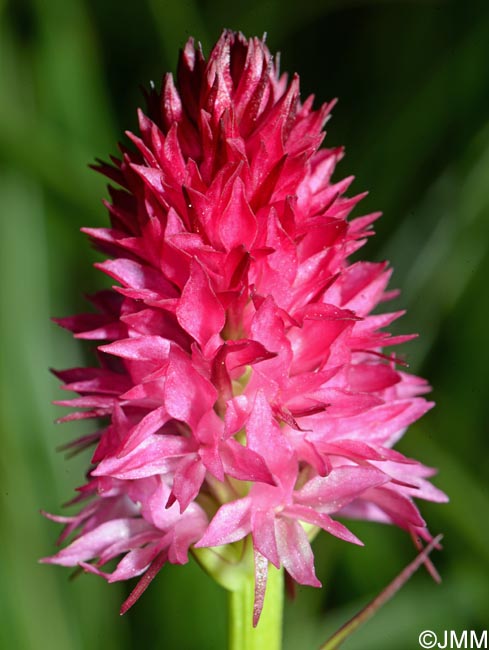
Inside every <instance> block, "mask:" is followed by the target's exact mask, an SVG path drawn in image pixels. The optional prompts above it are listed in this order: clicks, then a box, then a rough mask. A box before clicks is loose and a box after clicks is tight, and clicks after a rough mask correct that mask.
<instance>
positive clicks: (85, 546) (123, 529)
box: [42, 519, 148, 566]
mask: <svg viewBox="0 0 489 650" xmlns="http://www.w3.org/2000/svg"><path fill="white" fill-rule="evenodd" d="M147 528H148V523H147V522H146V521H144V519H113V520H112V521H107V522H105V523H103V524H100V526H98V527H97V528H95V529H94V530H92V531H90V532H89V533H86V534H85V535H82V536H81V537H78V538H77V539H75V541H73V542H72V543H71V544H70V545H69V546H67V547H66V548H64V549H62V550H61V551H59V552H58V553H56V555H53V556H52V557H48V558H43V560H42V561H43V562H46V563H49V564H61V565H63V566H76V565H77V564H79V563H80V562H83V561H85V560H91V559H92V558H95V557H98V556H99V555H100V554H101V553H102V551H103V550H104V549H105V548H106V547H107V546H108V545H109V544H112V543H114V542H115V541H118V540H128V539H130V538H131V537H132V536H133V535H136V534H137V533H139V532H141V531H144V530H147Z"/></svg>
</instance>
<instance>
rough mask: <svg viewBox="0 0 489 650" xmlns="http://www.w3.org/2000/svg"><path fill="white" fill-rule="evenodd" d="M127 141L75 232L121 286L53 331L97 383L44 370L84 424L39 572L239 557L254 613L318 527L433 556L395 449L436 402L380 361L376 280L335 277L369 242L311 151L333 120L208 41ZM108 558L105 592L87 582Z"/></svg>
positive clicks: (259, 54)
mask: <svg viewBox="0 0 489 650" xmlns="http://www.w3.org/2000/svg"><path fill="white" fill-rule="evenodd" d="M147 99H148V114H147V115H145V114H143V113H142V112H140V113H139V125H140V135H139V136H136V135H133V134H128V136H129V138H130V140H131V141H132V145H133V146H132V147H131V148H128V149H126V148H125V147H124V148H122V159H121V160H117V159H114V160H113V164H112V165H108V164H105V163H101V164H100V165H99V166H98V169H99V170H100V171H101V172H102V173H104V174H105V175H107V176H108V177H109V178H110V179H111V180H112V181H114V182H115V183H116V184H117V185H118V186H119V188H118V189H114V188H111V189H110V194H111V199H112V202H111V203H109V204H107V207H108V210H109V212H110V217H111V228H98V229H90V228H87V229H85V232H86V233H87V234H88V235H89V236H90V238H91V239H92V241H93V242H94V243H95V245H96V246H97V248H98V249H100V250H101V251H103V252H104V253H106V254H108V255H109V257H110V259H108V260H107V261H105V262H102V263H99V264H96V266H97V267H98V268H99V269H100V270H101V271H103V272H104V273H105V274H107V275H108V276H110V277H111V278H113V279H114V280H115V281H116V282H117V284H116V285H115V286H114V287H113V289H112V290H108V291H102V292H100V293H98V294H96V295H95V296H93V297H92V298H91V301H92V303H93V304H94V306H95V308H96V311H95V313H90V314H84V315H80V316H75V317H73V318H65V319H60V320H59V321H58V322H59V323H60V324H61V325H62V326H63V327H66V328H67V329H69V330H71V331H72V332H74V333H75V336H76V337H77V338H81V339H88V340H92V341H99V342H100V345H99V346H98V348H97V350H98V360H99V364H98V366H97V367H93V368H74V369H71V370H66V371H62V372H58V373H57V374H58V376H59V377H60V378H61V380H62V381H63V382H64V386H63V387H64V388H65V389H66V390H69V391H74V392H76V393H78V395H79V397H76V398H75V399H72V400H66V401H62V402H59V404H61V405H62V406H69V407H74V408H75V411H74V412H72V413H71V414H70V415H68V416H66V417H65V418H61V419H62V420H76V419H82V418H101V419H102V422H103V426H102V428H101V429H100V430H98V431H97V432H96V433H94V434H93V435H91V436H85V437H84V438H81V439H79V440H78V441H75V443H72V446H73V447H74V448H75V449H78V448H80V449H82V448H85V447H86V446H88V445H90V444H92V443H96V449H95V452H94V456H93V459H92V461H93V468H92V469H91V471H90V473H89V481H88V483H87V485H85V486H83V487H82V488H80V495H79V497H77V498H76V499H75V501H82V500H85V499H87V500H88V505H85V506H84V508H83V509H82V510H81V512H80V514H78V515H76V516H74V517H52V518H53V519H55V520H56V521H59V522H62V523H65V524H66V528H65V532H64V533H63V535H62V539H63V540H64V539H65V538H66V537H67V536H68V535H70V534H71V533H75V537H74V540H73V541H72V542H71V543H70V544H69V545H68V546H67V547H65V548H64V549H62V550H60V551H59V552H58V553H57V554H56V555H54V556H53V557H51V558H47V559H46V560H45V561H47V562H51V563H56V564H62V565H68V566H75V565H80V566H82V567H84V568H85V569H86V570H87V571H90V572H93V573H97V574H99V575H102V576H104V577H105V578H107V579H108V580H109V581H115V580H124V579H127V578H130V577H133V576H137V575H141V574H144V575H143V578H142V581H141V582H140V584H139V586H138V587H136V590H135V591H134V592H133V595H132V596H131V597H130V599H129V600H128V601H127V603H126V604H125V605H124V606H123V609H124V610H125V609H127V607H129V606H130V605H132V603H133V602H134V600H135V599H136V598H137V597H138V596H139V595H140V593H141V592H142V591H143V590H144V589H145V588H146V586H147V585H148V584H149V582H150V580H151V579H152V578H153V577H154V576H155V575H156V573H157V572H158V571H159V569H160V568H161V567H162V566H163V564H164V563H165V562H173V563H184V562H186V561H187V559H188V552H189V550H190V551H192V552H198V551H197V549H202V548H205V547H214V546H221V545H232V544H234V543H236V542H239V540H243V539H245V540H248V542H247V543H252V545H253V550H254V557H255V562H256V567H257V592H256V598H257V610H256V615H255V621H256V619H257V617H258V616H259V609H260V606H261V603H262V601H263V595H264V589H265V583H266V579H263V575H264V571H265V576H266V567H267V565H268V562H271V563H272V564H274V565H275V566H277V567H279V566H283V567H285V569H286V571H287V572H288V573H289V575H290V576H291V577H292V578H293V579H294V580H296V581H297V582H299V583H302V584H307V585H313V586H319V585H320V583H319V581H318V579H317V578H316V575H315V573H314V561H313V554H312V550H311V547H310V544H309V541H310V540H311V539H312V537H313V536H314V535H315V534H316V532H317V531H318V530H319V529H320V528H322V529H324V530H325V531H327V532H328V533H330V534H332V535H335V536H337V537H340V538H341V539H344V540H347V541H349V542H353V543H357V544H360V543H361V542H360V541H359V540H358V539H357V538H356V537H355V536H354V535H353V533H351V532H350V531H349V530H348V529H347V528H345V526H344V525H343V524H341V523H339V522H338V521H336V519H335V517H336V516H338V515H341V516H353V517H360V518H364V519H372V520H379V521H383V522H389V523H393V524H395V525H397V526H400V527H402V528H404V529H406V530H407V531H410V532H411V533H412V534H415V535H420V536H421V537H423V538H424V539H426V540H429V539H431V536H430V534H429V532H428V530H427V528H426V525H425V523H424V521H423V519H422V518H421V516H420V514H419V512H418V509H417V507H416V505H415V504H414V502H413V498H416V497H418V498H424V499H429V500H432V501H444V500H445V496H444V495H443V494H442V493H441V492H440V491H438V490H437V489H436V488H434V487H433V486H432V485H431V484H430V483H429V482H428V481H427V480H426V479H427V478H428V477H429V476H431V475H432V474H433V470H431V469H429V468H426V467H425V466H423V465H421V464H420V463H418V462H416V461H414V460H410V459H407V458H405V457H404V456H402V455H401V454H400V453H399V452H396V451H394V450H393V449H392V447H393V445H394V444H395V443H396V442H397V441H398V439H399V438H400V437H401V436H402V434H403V432H404V431H405V429H406V427H407V426H408V425H409V424H411V423H412V422H414V421H415V420H417V419H418V418H419V417H421V416H422V415H423V414H424V413H425V412H426V411H427V410H428V409H429V408H430V407H431V406H432V404H431V403H429V402H426V401H425V400H424V399H423V398H422V397H421V396H420V395H422V394H423V393H425V392H426V391H427V389H428V387H427V385H426V383H425V382H424V381H423V380H422V379H418V378H416V377H412V376H410V375H407V374H406V373H405V372H403V371H402V370H400V369H399V368H398V366H402V365H403V364H402V362H401V361H400V360H399V359H397V358H396V357H395V356H394V355H393V354H391V353H390V352H389V353H387V352H383V350H384V348H387V347H389V346H392V345H396V344H399V343H403V342H405V341H407V340H409V339H410V338H411V336H390V335H389V334H388V333H386V332H385V331H384V329H383V328H385V327H386V326H388V325H389V324H390V323H391V322H392V321H394V320H395V319H396V318H398V317H399V316H400V315H401V312H395V313H384V314H376V315H372V312H373V310H374V309H375V308H376V307H377V306H378V305H379V303H381V302H382V301H384V300H387V299H389V298H390V297H392V295H393V292H389V291H387V289H386V287H387V284H388V280H389V277H390V271H389V269H388V268H387V265H386V264H385V263H366V262H356V263H349V262H348V258H349V256H351V254H352V253H354V252H355V251H357V250H358V249H359V248H360V247H361V246H362V245H363V244H364V242H365V240H366V238H367V237H368V236H369V235H371V234H372V231H371V228H370V226H371V224H372V222H373V221H374V220H375V219H376V218H377V217H378V216H379V215H378V214H371V215H367V216H364V217H360V218H355V219H352V220H348V219H347V218H348V216H349V214H350V212H351V211H352V209H353V208H354V207H355V206H356V204H357V203H358V202H359V200H360V199H361V198H362V195H357V196H354V197H352V198H348V197H346V196H345V192H346V190H347V188H348V187H349V185H350V183H351V182H352V177H349V178H346V179H344V180H340V181H332V174H333V172H334V169H335V166H336V163H337V162H338V161H339V160H340V159H341V157H342V155H343V152H342V150H341V149H340V148H334V149H320V148H319V147H320V145H321V143H322V140H323V137H324V132H323V131H322V128H323V125H324V123H325V121H326V119H327V117H328V115H329V112H330V110H331V108H332V106H333V104H334V102H331V103H330V104H326V105H324V106H322V107H320V108H319V109H318V110H314V109H313V107H312V106H313V98H312V97H309V98H307V99H306V100H305V101H301V99H300V95H299V80H298V77H297V76H294V77H293V78H292V80H291V82H290V83H289V82H288V80H287V76H286V75H280V74H279V71H278V63H277V60H276V59H273V58H272V56H271V54H270V52H269V51H268V49H267V48H266V46H265V44H264V42H263V41H261V40H259V39H256V38H253V39H250V40H246V39H245V38H244V37H243V36H242V35H240V34H235V33H232V32H228V31H226V32H224V33H223V35H222V36H221V38H220V39H219V41H218V43H217V44H216V46H215V47H214V49H213V50H212V52H211V54H210V56H209V59H208V60H207V61H206V60H205V59H204V56H203V54H202V52H201V50H200V48H199V47H196V46H195V45H194V43H193V41H192V40H190V41H189V42H188V43H187V45H186V47H185V49H184V51H183V53H182V55H181V57H180V62H179V65H178V73H177V81H176V84H175V83H174V81H173V78H172V76H171V75H167V76H166V77H165V79H164V82H163V87H162V90H161V92H157V91H156V90H154V89H152V90H151V91H150V93H149V95H148V97H147ZM120 556H122V559H120V561H119V564H118V565H117V567H116V569H115V570H114V571H113V572H112V573H105V572H104V571H103V570H102V567H103V566H104V565H105V564H106V563H107V562H108V561H109V560H112V559H113V558H115V557H120Z"/></svg>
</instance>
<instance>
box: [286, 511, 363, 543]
mask: <svg viewBox="0 0 489 650" xmlns="http://www.w3.org/2000/svg"><path fill="white" fill-rule="evenodd" d="M283 512H284V515H286V516H288V517H293V518H294V519H299V520H300V521H305V522H307V523H308V524H313V525H314V526H319V528H322V529H323V530H325V531H326V532H328V533H330V534H331V535H334V536H335V537H339V538H340V539H343V540H345V541H346V542H351V543H352V544H358V545H359V546H363V542H361V541H360V540H359V539H358V537H356V536H355V535H354V534H353V533H351V532H350V531H349V530H348V528H346V527H345V526H343V524H340V523H339V522H338V521H335V520H334V519H331V517H329V516H328V515H326V514H324V513H321V512H316V511H315V510H313V509H312V508H310V507H308V506H299V505H294V506H287V507H286V508H285V509H284V511H283Z"/></svg>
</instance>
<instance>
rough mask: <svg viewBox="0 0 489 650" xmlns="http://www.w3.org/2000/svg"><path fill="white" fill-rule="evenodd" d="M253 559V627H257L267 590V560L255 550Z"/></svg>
mask: <svg viewBox="0 0 489 650" xmlns="http://www.w3.org/2000/svg"><path fill="white" fill-rule="evenodd" d="M254 559H255V601H254V604H253V627H256V626H257V625H258V621H259V620H260V615H261V612H262V609H263V603H264V602H265V590H266V588H267V576H268V560H267V559H266V558H264V557H263V555H261V553H259V552H258V551H257V550H256V549H255V551H254Z"/></svg>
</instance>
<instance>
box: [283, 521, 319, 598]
mask: <svg viewBox="0 0 489 650" xmlns="http://www.w3.org/2000/svg"><path fill="white" fill-rule="evenodd" d="M275 531H276V539H277V547H278V553H279V556H280V560H281V562H282V565H283V567H284V568H285V570H286V571H287V572H288V573H289V574H290V575H291V576H292V578H294V580H295V581H296V582H298V583H300V584H301V585H310V586H311V587H320V586H321V583H320V582H319V580H318V579H317V578H316V574H315V572H314V556H313V554H312V550H311V545H310V544H309V541H308V539H307V535H306V533H305V532H304V529H303V528H302V526H301V525H300V524H299V523H297V522H296V521H293V520H291V519H288V518H287V517H279V518H277V520H276V522H275Z"/></svg>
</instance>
